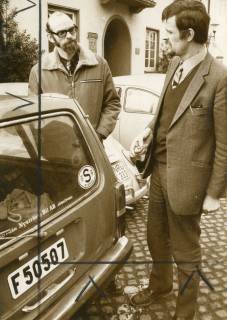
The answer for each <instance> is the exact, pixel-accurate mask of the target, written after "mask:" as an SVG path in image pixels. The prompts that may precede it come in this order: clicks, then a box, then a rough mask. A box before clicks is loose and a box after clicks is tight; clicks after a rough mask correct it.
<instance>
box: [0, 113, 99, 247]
mask: <svg viewBox="0 0 227 320" xmlns="http://www.w3.org/2000/svg"><path fill="white" fill-rule="evenodd" d="M96 176H97V174H96V167H95V164H94V161H93V158H92V156H91V154H90V151H89V147H88V145H87V144H86V142H85V139H84V137H83V134H82V132H81V130H80V127H79V126H78V124H77V123H76V122H75V120H74V119H72V118H71V117H69V116H67V115H61V116H55V117H48V118H45V119H42V120H41V121H38V120H33V121H30V122H26V123H19V124H15V125H11V126H8V127H3V128H0V246H1V245H3V244H4V243H6V242H7V241H9V240H11V239H15V238H20V237H23V236H26V234H27V233H28V232H30V230H31V228H35V227H36V226H37V220H38V217H39V221H41V222H44V223H45V222H46V221H47V219H50V218H53V217H54V216H55V213H57V212H58V211H59V210H60V209H62V208H64V207H65V206H66V205H68V204H70V203H71V202H72V201H75V200H78V199H80V198H81V197H82V196H84V195H85V194H86V193H87V192H89V191H90V189H91V188H92V187H93V186H94V185H95V183H96ZM38 199H39V201H38ZM38 202H39V208H40V209H39V210H38Z"/></svg>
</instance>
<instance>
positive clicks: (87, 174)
mask: <svg viewBox="0 0 227 320" xmlns="http://www.w3.org/2000/svg"><path fill="white" fill-rule="evenodd" d="M95 181H96V172H95V169H94V168H93V167H92V166H89V165H86V166H83V167H82V168H81V169H80V171H79V173H78V183H79V185H80V187H81V188H83V189H89V188H91V187H92V186H93V185H94V184H95Z"/></svg>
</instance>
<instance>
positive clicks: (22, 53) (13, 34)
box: [0, 0, 38, 82]
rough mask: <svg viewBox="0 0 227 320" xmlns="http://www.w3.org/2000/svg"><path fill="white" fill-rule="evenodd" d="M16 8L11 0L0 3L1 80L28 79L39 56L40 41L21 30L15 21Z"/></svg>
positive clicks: (21, 80)
mask: <svg viewBox="0 0 227 320" xmlns="http://www.w3.org/2000/svg"><path fill="white" fill-rule="evenodd" d="M15 13H16V11H15V10H9V1H8V0H1V4H0V81H1V82H24V81H28V77H29V73H30V70H31V67H32V65H34V64H35V62H36V61H37V57H38V54H37V52H38V43H37V41H36V39H32V38H31V36H30V35H29V34H28V33H27V32H26V31H20V30H19V28H18V24H17V22H16V21H15Z"/></svg>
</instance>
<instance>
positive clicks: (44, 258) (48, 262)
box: [8, 238, 69, 299]
mask: <svg viewBox="0 0 227 320" xmlns="http://www.w3.org/2000/svg"><path fill="white" fill-rule="evenodd" d="M68 257H69V253H68V249H67V246H66V242H65V239H64V238H62V239H60V240H58V241H57V242H55V243H54V244H52V245H51V246H50V247H49V248H47V249H45V250H43V251H42V252H41V253H40V255H39V256H36V257H34V258H33V259H31V260H30V261H28V262H27V263H25V264H24V265H23V266H22V267H20V268H18V269H17V270H15V271H14V272H12V273H10V274H9V276H8V283H9V287H10V291H11V294H12V297H13V299H17V298H18V297H19V296H20V295H22V294H23V293H24V292H26V291H27V290H28V289H30V288H31V287H32V286H33V285H34V284H36V283H37V282H38V281H39V280H41V279H42V278H44V277H45V276H46V275H47V274H49V273H50V272H51V271H53V270H54V269H55V268H57V266H59V263H61V262H63V261H65V260H66V259H67V258H68Z"/></svg>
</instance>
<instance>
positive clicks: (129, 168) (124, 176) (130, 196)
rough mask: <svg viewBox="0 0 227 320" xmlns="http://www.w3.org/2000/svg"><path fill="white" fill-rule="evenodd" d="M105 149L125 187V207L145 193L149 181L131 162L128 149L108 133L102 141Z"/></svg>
mask: <svg viewBox="0 0 227 320" xmlns="http://www.w3.org/2000/svg"><path fill="white" fill-rule="evenodd" d="M103 144H104V148H105V151H106V153H107V156H108V158H109V161H110V163H111V165H112V168H113V171H114V173H115V176H116V178H117V180H118V181H119V183H123V184H124V187H125V198H126V204H127V208H128V209H130V208H132V207H130V206H129V205H131V204H133V203H135V202H136V201H137V200H139V199H140V198H142V197H143V196H146V195H147V192H148V188H149V183H148V180H147V179H143V178H142V176H141V174H140V173H139V171H138V169H137V168H136V166H135V164H134V163H133V162H132V160H131V158H130V155H129V151H128V150H126V149H125V148H124V147H123V146H122V145H121V144H120V143H119V142H118V141H117V140H116V139H114V138H113V137H112V135H110V136H109V137H108V138H107V139H105V140H104V141H103Z"/></svg>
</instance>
